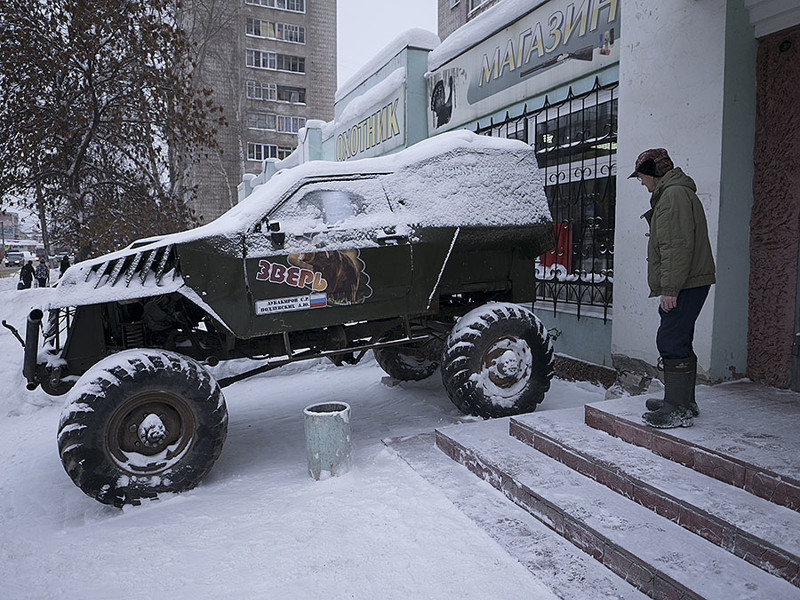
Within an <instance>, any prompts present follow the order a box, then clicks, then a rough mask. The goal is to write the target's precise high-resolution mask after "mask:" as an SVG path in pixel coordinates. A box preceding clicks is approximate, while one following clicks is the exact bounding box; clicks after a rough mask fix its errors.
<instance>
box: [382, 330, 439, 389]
mask: <svg viewBox="0 0 800 600" xmlns="http://www.w3.org/2000/svg"><path fill="white" fill-rule="evenodd" d="M442 347H443V344H442V340H440V339H439V338H437V337H433V338H431V339H429V340H426V341H424V342H414V343H413V344H404V345H402V346H386V347H385V348H376V349H375V351H374V352H375V360H376V361H378V365H380V367H381V369H383V370H384V371H385V372H386V374H387V375H390V376H392V377H394V378H395V379H399V380H400V381H421V380H422V379H427V378H428V377H430V376H431V375H433V374H434V373H435V372H436V369H438V368H439V361H440V359H441V355H442Z"/></svg>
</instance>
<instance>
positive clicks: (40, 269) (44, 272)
mask: <svg viewBox="0 0 800 600" xmlns="http://www.w3.org/2000/svg"><path fill="white" fill-rule="evenodd" d="M33 276H34V277H36V281H37V282H38V283H39V287H40V288H43V287H47V280H48V279H50V269H48V268H47V263H46V262H45V260H44V258H40V259H39V264H38V265H36V270H35V271H34V273H33Z"/></svg>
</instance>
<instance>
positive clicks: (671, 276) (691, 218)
mask: <svg viewBox="0 0 800 600" xmlns="http://www.w3.org/2000/svg"><path fill="white" fill-rule="evenodd" d="M696 192H697V187H696V186H695V184H694V181H693V180H692V178H691V177H689V176H688V175H686V174H685V173H684V172H683V171H682V170H681V169H680V168H679V167H675V168H674V169H672V170H671V171H669V172H668V173H667V174H666V175H664V176H663V177H662V178H661V179H660V180H659V181H658V183H657V184H656V187H655V188H654V189H653V194H652V196H651V198H650V210H648V211H647V212H646V213H645V214H643V215H642V217H643V218H645V219H647V222H648V224H649V225H650V239H649V241H648V243H647V283H648V285H649V286H650V297H653V296H677V295H678V292H680V291H681V290H684V289H688V288H693V287H700V286H704V285H711V284H712V283H714V282H715V281H716V278H715V268H714V257H713V256H712V254H711V244H710V242H709V240H708V225H707V224H706V215H705V212H704V211H703V205H702V204H701V203H700V199H699V198H698V197H697V193H696Z"/></svg>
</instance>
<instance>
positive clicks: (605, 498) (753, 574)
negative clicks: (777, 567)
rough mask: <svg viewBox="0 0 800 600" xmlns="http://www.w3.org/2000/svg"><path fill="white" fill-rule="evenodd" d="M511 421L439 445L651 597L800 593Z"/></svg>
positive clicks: (751, 599)
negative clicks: (526, 438)
mask: <svg viewBox="0 0 800 600" xmlns="http://www.w3.org/2000/svg"><path fill="white" fill-rule="evenodd" d="M509 421H510V420H509V419H496V420H494V421H485V422H482V423H472V424H467V425H459V426H453V427H447V428H443V429H440V430H437V431H436V444H437V446H438V447H439V448H440V449H441V450H443V451H444V452H445V453H446V454H447V455H448V456H450V457H451V458H453V459H454V460H456V461H457V462H459V463H461V464H463V465H465V466H466V467H467V468H468V469H470V470H471V471H472V472H473V473H476V474H477V475H479V476H480V477H482V478H483V479H485V480H486V481H488V482H489V483H491V484H492V485H493V486H494V487H496V488H497V489H500V490H502V491H503V493H504V494H505V495H506V496H507V497H508V498H510V499H511V500H513V501H514V502H515V503H516V504H518V505H519V506H521V507H523V508H525V510H527V511H528V512H529V513H530V514H531V515H533V516H535V517H536V518H538V519H539V520H540V521H542V522H543V523H544V524H546V525H547V526H548V527H550V528H551V529H553V530H554V531H556V532H557V533H559V534H560V535H562V536H564V537H565V538H566V539H568V540H570V541H571V542H572V543H573V544H575V545H576V546H577V547H578V548H580V549H581V550H583V551H584V552H587V553H588V554H589V555H590V556H592V557H594V558H595V559H597V560H598V561H600V562H601V563H602V564H604V565H605V566H606V567H608V568H609V569H610V570H611V571H613V572H614V573H616V574H617V575H619V576H620V577H622V578H623V579H625V580H626V581H628V582H629V583H631V584H632V585H633V586H634V587H636V588H637V589H639V590H641V591H642V592H644V593H645V594H647V595H648V596H650V597H651V598H657V599H679V598H684V599H691V600H700V599H705V600H732V599H734V598H736V599H739V600H756V599H759V600H761V599H764V598H781V599H783V600H792V599H800V589H798V588H797V587H795V586H793V585H791V584H790V583H789V582H788V581H785V580H783V579H780V578H778V577H775V576H773V575H770V574H769V573H766V572H764V571H762V570H761V569H759V568H758V567H755V566H754V565H751V564H749V563H747V562H745V561H743V560H742V559H740V558H738V557H736V556H734V555H733V554H731V553H729V552H727V551H725V550H723V549H722V548H719V547H718V546H715V545H714V544H712V543H711V542H709V541H707V540H705V539H703V538H701V537H699V536H696V535H694V534H693V533H691V532H689V531H687V530H686V529H684V528H682V527H680V526H679V525H677V524H675V523H673V522H672V521H670V520H668V519H665V518H664V517H661V516H659V515H657V514H655V513H654V512H653V511H650V510H648V509H647V508H645V507H643V506H640V505H639V504H636V503H635V502H632V501H631V500H628V499H626V498H624V497H622V496H621V495H619V494H617V493H616V492H614V491H612V490H610V489H608V488H607V487H605V486H604V485H602V484H600V483H598V482H596V481H594V480H592V479H589V478H587V477H585V476H583V475H581V474H580V473H577V472H576V471H574V470H572V469H570V468H569V467H567V466H566V465H564V464H562V463H560V462H558V461H556V460H554V459H552V458H550V457H548V456H545V455H544V454H542V453H540V452H537V451H536V450H534V449H533V448H530V447H529V446H527V445H525V444H522V443H521V442H519V441H518V440H516V439H514V438H512V437H511V436H509V435H508V428H509Z"/></svg>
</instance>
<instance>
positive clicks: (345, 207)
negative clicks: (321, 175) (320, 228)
mask: <svg viewBox="0 0 800 600" xmlns="http://www.w3.org/2000/svg"><path fill="white" fill-rule="evenodd" d="M298 204H299V205H300V209H301V212H303V213H308V212H313V213H314V214H317V215H319V217H320V218H321V219H322V222H323V223H325V225H328V226H330V225H342V224H344V223H345V222H346V221H349V220H352V219H353V217H355V216H356V215H359V214H362V213H363V211H364V206H365V202H364V199H363V198H362V197H361V196H358V195H357V194H354V193H353V192H347V191H343V190H326V189H318V190H311V191H309V192H308V193H307V194H306V195H305V196H303V197H302V198H301V199H300V202H299V203H298Z"/></svg>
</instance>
